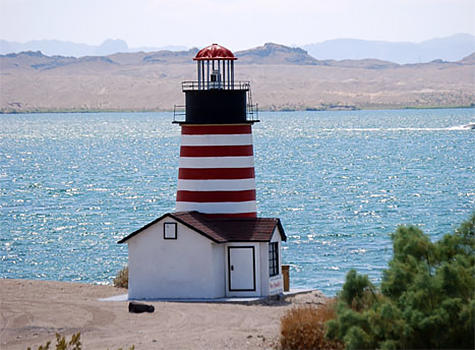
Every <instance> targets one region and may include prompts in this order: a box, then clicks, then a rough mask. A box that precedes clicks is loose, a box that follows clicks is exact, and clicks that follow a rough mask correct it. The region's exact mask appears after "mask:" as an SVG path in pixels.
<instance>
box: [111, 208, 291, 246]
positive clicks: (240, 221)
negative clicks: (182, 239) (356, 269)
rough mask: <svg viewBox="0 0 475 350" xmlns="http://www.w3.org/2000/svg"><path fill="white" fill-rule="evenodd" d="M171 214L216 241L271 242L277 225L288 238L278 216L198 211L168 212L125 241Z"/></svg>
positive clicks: (283, 236) (125, 239)
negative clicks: (212, 215)
mask: <svg viewBox="0 0 475 350" xmlns="http://www.w3.org/2000/svg"><path fill="white" fill-rule="evenodd" d="M166 216H169V217H172V218H173V219H175V220H176V221H178V222H180V223H182V224H183V225H185V226H187V227H189V228H191V229H192V230H194V231H196V232H198V233H200V234H202V235H203V236H205V237H207V238H209V239H211V240H212V241H214V242H216V243H226V242H269V241H270V240H271V239H272V234H273V232H274V229H275V227H276V226H277V227H278V228H279V231H280V234H281V238H282V240H283V241H285V240H287V237H286V236H285V232H284V228H283V227H282V224H281V222H280V220H279V219H278V218H212V219H210V218H206V217H205V216H204V215H202V214H200V213H199V212H197V211H186V212H176V213H167V214H165V215H162V216H161V217H159V218H158V219H156V220H154V221H152V222H150V223H149V224H147V225H145V226H144V227H142V228H140V229H138V230H137V231H135V232H133V233H131V234H130V235H128V236H127V237H125V238H123V239H121V240H120V241H119V242H118V243H124V242H126V241H127V240H128V239H130V238H132V237H133V236H135V235H137V234H139V233H140V232H142V231H143V230H145V229H146V228H148V227H150V226H152V225H153V224H155V223H157V222H158V221H160V220H162V219H163V218H164V217H166Z"/></svg>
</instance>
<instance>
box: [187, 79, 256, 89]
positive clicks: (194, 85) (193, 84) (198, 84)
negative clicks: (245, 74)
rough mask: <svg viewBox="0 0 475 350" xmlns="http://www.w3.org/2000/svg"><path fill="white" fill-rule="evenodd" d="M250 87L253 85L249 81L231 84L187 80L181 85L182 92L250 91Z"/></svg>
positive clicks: (226, 82)
mask: <svg viewBox="0 0 475 350" xmlns="http://www.w3.org/2000/svg"><path fill="white" fill-rule="evenodd" d="M250 87H251V84H250V82H249V81H234V82H230V81H198V80H187V81H184V82H182V83H181V89H182V91H193V90H211V89H222V90H245V91H248V90H249V89H250Z"/></svg>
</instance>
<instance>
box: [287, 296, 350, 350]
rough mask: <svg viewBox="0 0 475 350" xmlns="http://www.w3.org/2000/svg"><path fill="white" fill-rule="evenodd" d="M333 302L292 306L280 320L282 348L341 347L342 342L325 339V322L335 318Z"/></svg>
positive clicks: (307, 349)
mask: <svg viewBox="0 0 475 350" xmlns="http://www.w3.org/2000/svg"><path fill="white" fill-rule="evenodd" d="M334 309H335V308H334V302H330V303H328V304H326V305H323V306H320V307H315V306H310V305H305V306H299V307H296V308H293V309H291V310H289V311H287V313H286V314H285V315H284V316H283V317H282V318H281V320H280V334H281V335H280V346H281V349H282V350H311V349H335V350H339V349H343V344H342V343H339V342H336V341H333V340H328V339H325V322H327V321H328V320H331V319H333V318H335V310H334Z"/></svg>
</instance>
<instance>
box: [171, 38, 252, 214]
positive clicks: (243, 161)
mask: <svg viewBox="0 0 475 350" xmlns="http://www.w3.org/2000/svg"><path fill="white" fill-rule="evenodd" d="M236 59H237V58H236V57H235V56H234V55H233V53H232V52H231V51H230V50H228V49H226V48H224V47H222V46H220V45H218V44H212V45H210V46H208V47H205V48H204V49H202V50H200V51H199V52H198V54H197V55H196V57H195V58H194V59H193V60H194V61H195V62H196V67H197V68H196V72H197V80H195V81H184V82H183V83H182V90H183V92H184V93H185V114H184V117H185V118H184V119H182V120H178V121H177V120H175V122H177V123H178V124H180V126H181V147H180V160H179V171H178V185H177V194H176V210H177V211H191V210H196V211H198V212H200V213H203V214H205V215H206V216H207V217H256V215H257V209H256V184H255V171H254V153H253V146H252V124H253V123H255V122H256V121H257V120H256V118H255V117H256V114H257V113H255V111H256V109H255V108H254V106H253V105H252V99H251V91H250V84H249V82H248V81H236V80H235V79H234V76H235V74H234V62H235V60H236Z"/></svg>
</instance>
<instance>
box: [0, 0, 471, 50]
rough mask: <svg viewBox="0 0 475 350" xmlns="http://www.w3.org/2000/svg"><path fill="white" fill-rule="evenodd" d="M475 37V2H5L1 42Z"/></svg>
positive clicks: (246, 44)
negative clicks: (457, 34)
mask: <svg viewBox="0 0 475 350" xmlns="http://www.w3.org/2000/svg"><path fill="white" fill-rule="evenodd" d="M455 33H470V34H474V35H475V0H0V39H4V40H9V41H20V42H25V41H29V40H37V39H58V40H66V41H74V42H79V43H86V44H94V45H97V44H100V43H101V42H102V41H104V40H105V39H107V38H112V39H123V40H125V41H127V43H128V45H129V47H139V46H165V45H184V46H188V47H192V46H198V47H202V46H206V45H208V44H210V43H212V42H218V43H220V44H222V45H224V46H227V47H229V48H231V49H233V50H237V49H244V48H250V47H255V46H258V45H262V44H264V43H265V42H276V43H280V44H285V45H301V44H307V43H315V42H320V41H324V40H329V39H336V38H357V39H371V40H387V41H415V42H418V41H422V40H426V39H431V38H434V37H443V36H449V35H452V34H455Z"/></svg>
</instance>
